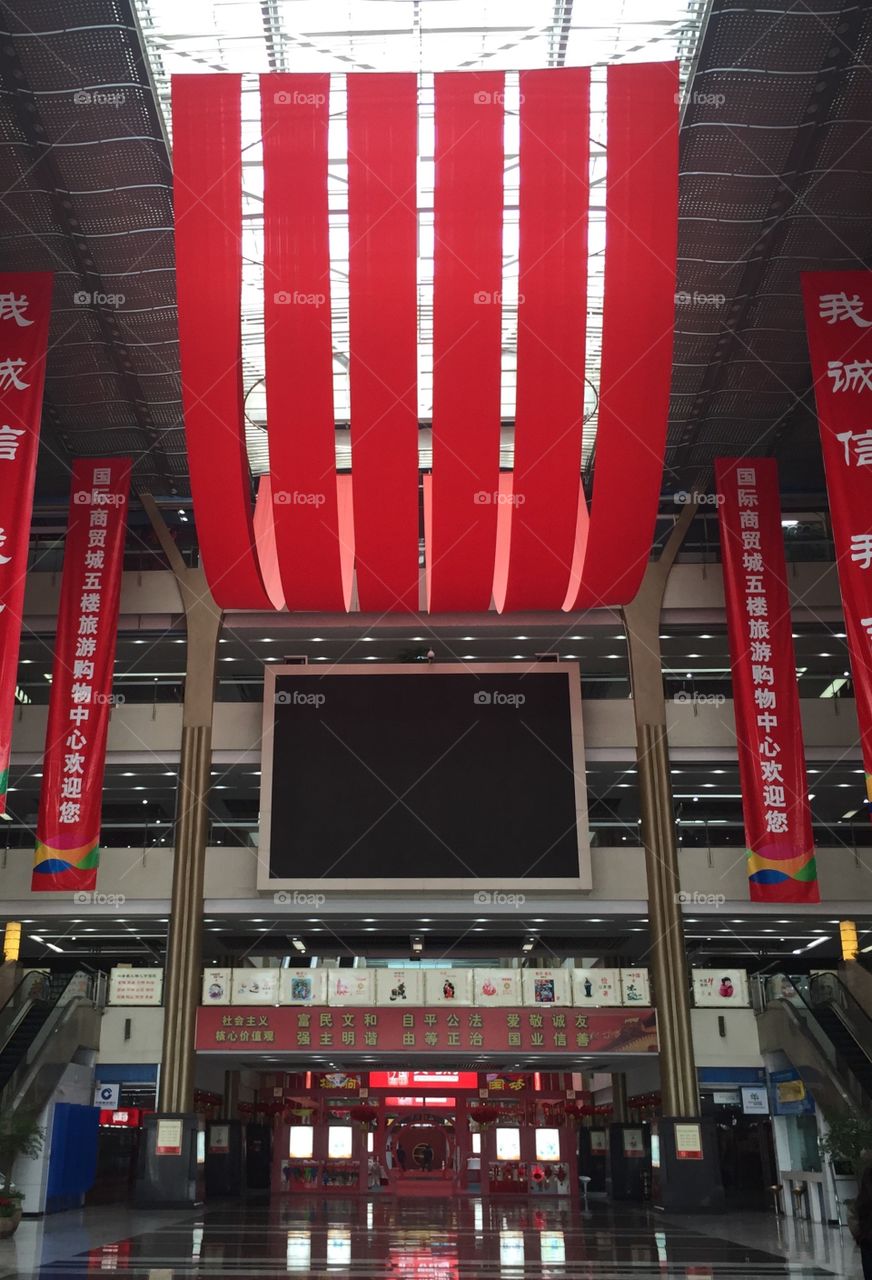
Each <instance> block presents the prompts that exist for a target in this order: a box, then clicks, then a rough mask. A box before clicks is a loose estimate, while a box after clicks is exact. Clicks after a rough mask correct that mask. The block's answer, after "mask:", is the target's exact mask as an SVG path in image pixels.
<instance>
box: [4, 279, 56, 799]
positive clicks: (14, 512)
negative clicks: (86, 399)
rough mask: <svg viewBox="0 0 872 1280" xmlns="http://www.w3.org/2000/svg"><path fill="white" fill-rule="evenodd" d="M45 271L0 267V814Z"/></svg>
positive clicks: (43, 329)
mask: <svg viewBox="0 0 872 1280" xmlns="http://www.w3.org/2000/svg"><path fill="white" fill-rule="evenodd" d="M51 288H52V276H51V275H50V274H49V273H47V272H39V273H35V274H24V273H18V272H13V273H7V272H3V273H0V813H5V812H6V790H7V787H8V785H9V758H10V755H11V752H12V716H13V710H14V705H15V687H16V683H17V680H18V651H19V647H20V643H21V626H22V613H23V605H24V582H25V577H26V575H27V557H28V549H29V546H30V518H31V513H32V511H33V484H34V478H35V476H36V455H37V452H38V449H39V424H40V415H41V412H42V390H43V385H44V382H45V356H46V348H47V345H48V325H49V318H50V314H51Z"/></svg>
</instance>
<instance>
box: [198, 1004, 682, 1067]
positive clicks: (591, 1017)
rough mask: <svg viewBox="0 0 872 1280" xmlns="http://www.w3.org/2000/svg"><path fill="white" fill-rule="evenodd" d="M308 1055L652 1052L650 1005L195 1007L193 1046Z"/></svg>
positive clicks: (654, 1043)
mask: <svg viewBox="0 0 872 1280" xmlns="http://www.w3.org/2000/svg"><path fill="white" fill-rule="evenodd" d="M252 1045H259V1046H260V1047H261V1048H264V1047H266V1046H269V1048H270V1050H278V1051H279V1052H281V1053H299V1054H300V1055H301V1056H303V1057H304V1058H307V1059H311V1056H312V1051H313V1049H327V1048H330V1049H366V1050H371V1049H378V1050H379V1051H380V1052H382V1053H399V1054H403V1055H405V1057H406V1058H408V1057H409V1055H410V1054H411V1053H415V1054H417V1055H418V1056H422V1055H427V1054H435V1055H436V1056H437V1057H444V1056H445V1053H446V1052H447V1051H452V1050H453V1051H462V1052H470V1051H472V1050H482V1049H487V1050H492V1051H498V1052H505V1051H507V1050H508V1051H512V1050H514V1049H520V1050H522V1051H524V1052H535V1053H536V1054H543V1053H544V1054H548V1053H552V1054H559V1055H561V1057H562V1059H564V1060H565V1057H566V1054H567V1052H568V1051H573V1050H574V1051H576V1052H577V1051H578V1050H584V1052H585V1053H656V1052H657V1024H656V1019H655V1014H654V1010H653V1009H584V1010H581V1009H572V1008H565V1009H554V1008H540V1009H469V1008H463V1009H441V1008H435V1009H433V1008H430V1009H387V1008H386V1009H362V1008H344V1009H320V1008H319V1009H301V1008H293V1007H281V1008H268V1009H264V1008H263V1007H257V1006H245V1007H243V1006H240V1007H238V1008H227V1007H226V1006H225V1007H224V1008H218V1007H215V1006H210V1007H205V1008H202V1009H199V1010H198V1011H197V1035H196V1047H197V1049H198V1050H200V1051H205V1050H208V1049H211V1050H213V1052H216V1053H227V1052H237V1053H251V1046H252Z"/></svg>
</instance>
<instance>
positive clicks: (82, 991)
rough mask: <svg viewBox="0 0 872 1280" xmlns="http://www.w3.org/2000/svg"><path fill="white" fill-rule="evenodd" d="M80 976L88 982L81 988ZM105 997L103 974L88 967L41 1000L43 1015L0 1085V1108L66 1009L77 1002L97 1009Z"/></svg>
mask: <svg viewBox="0 0 872 1280" xmlns="http://www.w3.org/2000/svg"><path fill="white" fill-rule="evenodd" d="M83 978H84V979H85V980H86V984H87V985H85V986H84V988H82V982H81V980H82V979H83ZM65 996H68V998H67V999H64V997H65ZM105 997H106V984H105V975H104V974H102V973H100V972H98V971H96V970H91V972H90V973H86V972H85V971H84V970H76V972H75V973H73V974H72V975H71V976H70V977H69V979H68V980H67V982H66V984H65V985H64V987H63V988H62V989H61V990H59V991H58V994H57V995H56V996H55V998H54V999H53V1000H48V1001H45V1002H44V1003H45V1004H46V1005H47V1006H48V1008H47V1012H46V1017H45V1018H44V1020H43V1022H42V1023H41V1025H40V1026H39V1028H38V1029H37V1031H36V1034H35V1036H34V1037H33V1039H32V1040H31V1042H30V1044H29V1045H27V1047H26V1049H25V1051H24V1054H23V1055H22V1059H21V1061H20V1062H19V1063H18V1064H17V1065H16V1066H15V1068H14V1070H13V1072H12V1075H11V1076H10V1077H9V1079H8V1080H7V1081H6V1083H5V1084H4V1085H3V1087H2V1089H0V1108H6V1107H7V1106H8V1105H11V1103H12V1102H13V1101H14V1098H15V1096H16V1095H17V1094H19V1093H20V1091H21V1089H22V1087H23V1085H24V1084H25V1083H26V1078H27V1076H28V1075H29V1074H30V1073H31V1072H32V1071H33V1069H34V1067H35V1065H36V1063H37V1059H38V1058H39V1054H40V1052H41V1050H42V1048H43V1045H44V1044H45V1043H46V1041H47V1040H48V1038H49V1036H50V1035H51V1034H52V1033H53V1032H54V1031H55V1029H56V1028H57V1026H58V1025H59V1024H60V1023H61V1022H62V1021H63V1020H64V1018H66V1017H67V1015H68V1011H69V1009H70V1008H71V1007H72V1006H73V1005H75V1004H78V1003H80V1002H83V1003H85V1004H89V1005H93V1006H94V1007H95V1008H98V1009H100V1008H102V1007H103V1005H104V1004H105Z"/></svg>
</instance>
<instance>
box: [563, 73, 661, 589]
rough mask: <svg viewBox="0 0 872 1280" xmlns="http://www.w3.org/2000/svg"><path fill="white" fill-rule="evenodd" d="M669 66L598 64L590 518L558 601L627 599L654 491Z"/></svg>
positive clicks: (651, 516)
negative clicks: (595, 398) (601, 90)
mask: <svg viewBox="0 0 872 1280" xmlns="http://www.w3.org/2000/svg"><path fill="white" fill-rule="evenodd" d="M677 95H678V67H677V64H676V63H670V62H658V63H640V64H636V65H633V64H630V65H627V66H614V67H609V69H608V72H607V139H608V142H607V146H608V151H607V170H606V249H605V255H606V256H605V286H604V289H605V300H604V304H603V338H602V361H601V366H600V404H599V418H598V424H597V442H596V453H595V460H594V485H593V498H592V502H591V508H590V518H589V520H588V513H587V510H586V508H585V505H584V502H583V500H582V502H581V503H580V504H579V518H578V530H577V535H576V551H575V557H574V561H573V570H572V578H571V581H570V586H569V591H568V593H567V597H566V602H565V606H564V607H565V608H567V609H589V608H596V607H598V606H602V605H621V604H626V603H627V602H628V601H630V600H632V598H633V596H634V595H635V594H636V592H637V591H638V589H639V584H640V582H641V581H642V575H643V574H644V572H645V567H646V565H647V563H648V557H649V555H650V551H651V542H652V538H653V534H654V522H655V519H656V516H657V506H658V503H659V500H660V483H661V478H662V474H663V455H664V450H665V445H666V423H667V415H668V409H669V385H670V378H671V374H672V332H673V327H674V317H675V263H676V251H677V249H676V246H677V235H678V230H677V228H678V108H677V106H676V103H677Z"/></svg>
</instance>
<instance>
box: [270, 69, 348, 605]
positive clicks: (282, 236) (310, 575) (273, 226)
mask: <svg viewBox="0 0 872 1280" xmlns="http://www.w3.org/2000/svg"><path fill="white" fill-rule="evenodd" d="M329 106H330V77H329V75H284V74H279V75H275V74H270V75H264V76H261V78H260V114H261V131H262V134H263V170H264V188H263V211H264V262H263V268H264V299H263V317H264V338H265V347H266V395H267V425H268V431H269V457H270V475H271V477H272V496H273V509H274V510H273V514H274V523H275V538H276V549H277V552H278V565H279V572H280V573H281V579H282V586H283V589H284V597H285V601H286V603H287V606H288V608H289V609H318V610H323V611H325V612H328V613H333V612H336V613H339V612H343V611H344V610H345V609H346V608H347V606H348V601H347V600H346V598H345V594H344V591H343V582H342V565H341V551H340V542H339V515H338V503H337V493H336V437H335V425H334V418H333V339H332V329H331V322H330V251H329V226H328V221H327V129H328V124H329V118H330V111H329Z"/></svg>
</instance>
